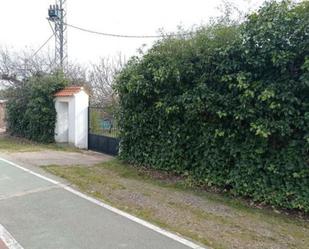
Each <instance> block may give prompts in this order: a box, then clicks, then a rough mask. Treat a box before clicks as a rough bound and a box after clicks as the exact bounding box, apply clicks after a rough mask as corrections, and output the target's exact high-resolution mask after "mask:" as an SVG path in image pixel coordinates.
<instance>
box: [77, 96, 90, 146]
mask: <svg viewBox="0 0 309 249" xmlns="http://www.w3.org/2000/svg"><path fill="white" fill-rule="evenodd" d="M88 107H89V96H88V94H86V93H85V92H84V91H80V92H79V93H77V94H75V146H76V147H77V148H82V149H88Z"/></svg>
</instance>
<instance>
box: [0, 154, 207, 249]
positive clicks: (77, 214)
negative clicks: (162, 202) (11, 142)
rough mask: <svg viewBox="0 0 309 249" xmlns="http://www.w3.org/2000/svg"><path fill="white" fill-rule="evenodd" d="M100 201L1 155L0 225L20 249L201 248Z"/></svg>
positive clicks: (1, 244) (1, 243) (0, 244)
mask: <svg viewBox="0 0 309 249" xmlns="http://www.w3.org/2000/svg"><path fill="white" fill-rule="evenodd" d="M104 205H105V204H101V203H99V202H96V201H95V200H94V199H92V198H89V197H87V196H85V195H83V194H81V193H79V192H75V191H74V190H73V189H71V188H69V187H66V186H64V185H62V184H59V183H58V182H55V181H52V180H50V179H44V177H42V176H41V175H35V174H33V172H27V171H25V170H24V169H22V168H18V165H15V166H14V165H12V164H10V163H8V162H5V161H2V160H1V159H0V225H2V226H3V227H4V228H5V229H6V230H7V231H8V232H9V233H10V235H11V236H12V237H13V238H14V239H15V240H16V241H17V242H18V243H19V244H20V246H21V247H22V248H24V249H122V248H126V249H189V248H197V249H198V248H202V247H199V246H197V245H195V244H193V243H191V242H189V241H187V240H183V239H182V238H180V237H178V236H174V235H173V234H170V233H165V231H162V230H160V229H158V228H156V227H152V226H151V224H149V223H147V222H145V223H143V221H141V220H139V219H136V220H135V218H134V217H132V216H126V214H125V213H122V212H121V211H119V212H118V210H116V209H115V210H114V209H113V208H109V206H108V205H106V206H104ZM0 235H1V234H0ZM1 246H2V247H4V245H3V242H1V237H0V248H2V247H1ZM4 248H5V247H4ZM8 248H9V249H11V248H12V249H15V248H20V247H14V246H12V247H8Z"/></svg>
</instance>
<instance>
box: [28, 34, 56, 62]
mask: <svg viewBox="0 0 309 249" xmlns="http://www.w3.org/2000/svg"><path fill="white" fill-rule="evenodd" d="M53 37H54V34H52V35H51V36H50V37H49V38H48V39H47V40H46V41H45V42H44V43H43V44H42V46H41V47H40V48H39V49H38V50H36V51H35V52H34V53H33V54H32V56H31V58H33V57H35V56H36V55H37V54H38V53H39V52H40V51H41V50H42V49H43V48H44V47H45V46H46V44H47V43H48V42H49V41H50V40H51V39H52V38H53Z"/></svg>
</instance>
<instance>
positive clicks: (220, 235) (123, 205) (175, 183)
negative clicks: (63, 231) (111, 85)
mask: <svg viewBox="0 0 309 249" xmlns="http://www.w3.org/2000/svg"><path fill="white" fill-rule="evenodd" d="M44 169H45V170H47V171H48V172H50V173H53V174H55V175H57V176H60V177H62V178H65V179H66V180H68V181H69V182H71V183H73V184H74V185H76V186H77V187H78V188H79V189H80V190H81V191H82V192H85V193H87V194H89V195H92V196H94V197H96V198H98V199H101V200H103V201H104V202H107V203H109V204H111V205H113V206H115V207H117V208H119V209H121V210H124V211H126V212H129V213H131V214H134V215H136V216H138V217H140V218H143V219H145V220H148V221H150V222H152V223H154V224H157V225H158V226H160V227H163V228H165V229H168V230H170V231H173V232H176V233H179V234H181V235H182V236H185V237H188V238H191V239H192V240H195V241H198V242H200V243H202V244H204V245H206V246H210V247H212V248H215V249H234V248H235V249H236V248H237V249H248V248H250V249H264V248H265V249H269V248H272V249H308V248H309V222H308V221H307V220H305V219H301V218H298V217H293V216H288V215H285V214H280V213H275V212H273V211H271V210H265V209H258V208H253V207H248V205H247V203H245V202H243V201H241V200H238V199H233V198H231V197H226V196H222V195H219V194H214V193H207V192H201V191H195V190H192V189H191V190H190V189H186V186H185V183H184V182H183V181H182V180H181V179H177V178H174V179H173V178H172V179H171V178H168V177H165V176H164V175H162V174H161V173H159V172H156V171H147V170H145V169H139V168H135V167H132V166H129V165H126V164H124V163H122V162H121V161H119V160H113V161H109V162H105V163H101V164H98V165H95V166H93V167H83V166H68V167H65V166H52V165H51V166H47V167H46V166H45V167H44Z"/></svg>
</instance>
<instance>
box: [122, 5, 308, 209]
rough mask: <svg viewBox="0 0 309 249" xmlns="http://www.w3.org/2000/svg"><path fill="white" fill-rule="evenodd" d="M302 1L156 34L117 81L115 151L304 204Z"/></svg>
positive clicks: (261, 197)
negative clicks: (182, 33)
mask: <svg viewBox="0 0 309 249" xmlns="http://www.w3.org/2000/svg"><path fill="white" fill-rule="evenodd" d="M308 27H309V2H302V3H298V4H292V3H290V2H288V1H283V2H281V3H277V2H274V1H273V2H269V3H266V4H264V6H263V7H262V8H261V9H260V10H259V11H258V12H257V13H253V14H251V15H249V16H248V17H247V19H246V20H245V21H244V22H243V23H242V24H240V25H228V24H224V23H217V24H214V25H212V26H210V27H206V28H202V29H200V31H198V32H197V34H196V35H194V36H193V37H191V38H166V39H163V40H162V41H159V42H157V43H156V44H155V45H154V46H153V48H152V49H150V50H149V51H148V52H147V53H146V54H144V55H143V56H142V57H141V58H138V57H136V58H132V59H131V61H130V62H129V63H128V65H127V67H126V68H125V69H124V70H123V71H122V73H121V74H120V75H119V77H118V79H117V86H116V88H117V91H118V94H119V97H120V111H119V125H120V128H121V137H122V142H121V155H120V156H121V157H122V158H123V159H125V160H127V161H129V162H131V163H134V164H139V165H148V166H151V167H154V168H158V169H163V170H168V171H173V172H176V173H179V174H183V175H189V176H190V177H192V178H193V179H195V181H196V183H197V184H206V185H209V186H217V187H221V188H225V189H228V190H230V191H231V192H232V193H234V194H235V195H240V196H246V197H251V198H253V199H254V200H256V201H259V202H264V203H268V204H271V205H275V206H279V207H284V208H291V209H300V210H304V211H306V212H308V211H309V165H308V163H309V157H308V149H309V30H308Z"/></svg>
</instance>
